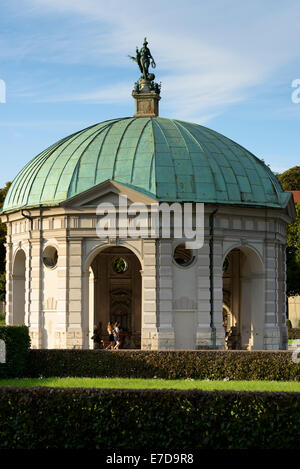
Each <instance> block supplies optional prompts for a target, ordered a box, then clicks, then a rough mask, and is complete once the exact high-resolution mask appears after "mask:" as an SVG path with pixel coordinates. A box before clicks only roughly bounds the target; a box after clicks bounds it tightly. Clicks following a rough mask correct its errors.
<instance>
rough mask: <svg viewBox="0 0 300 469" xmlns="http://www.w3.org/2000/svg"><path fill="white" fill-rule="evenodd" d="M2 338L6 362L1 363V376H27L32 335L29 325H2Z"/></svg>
mask: <svg viewBox="0 0 300 469" xmlns="http://www.w3.org/2000/svg"><path fill="white" fill-rule="evenodd" d="M0 340H3V341H4V343H5V359H6V362H5V363H0V378H14V377H22V376H26V374H27V372H28V357H29V347H30V337H29V332H28V327H27V326H0Z"/></svg>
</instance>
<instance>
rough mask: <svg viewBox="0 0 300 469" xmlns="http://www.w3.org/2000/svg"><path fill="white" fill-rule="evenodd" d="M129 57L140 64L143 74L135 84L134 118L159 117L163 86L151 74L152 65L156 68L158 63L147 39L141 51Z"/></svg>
mask: <svg viewBox="0 0 300 469" xmlns="http://www.w3.org/2000/svg"><path fill="white" fill-rule="evenodd" d="M129 57H130V58H131V59H132V60H133V61H134V62H136V63H137V64H138V66H139V69H140V71H141V73H142V76H141V78H140V79H139V80H138V81H137V82H136V83H135V85H134V90H133V92H132V96H133V97H134V100H135V114H134V117H156V116H158V102H159V100H160V96H159V95H160V88H161V85H159V84H157V83H155V81H154V79H155V75H154V73H149V67H150V65H151V66H152V68H155V67H156V63H155V61H154V59H153V57H152V55H151V52H150V49H149V48H148V42H147V39H146V38H145V39H144V44H143V47H142V48H141V50H139V49H138V47H137V48H136V55H135V56H134V57H132V56H130V55H129Z"/></svg>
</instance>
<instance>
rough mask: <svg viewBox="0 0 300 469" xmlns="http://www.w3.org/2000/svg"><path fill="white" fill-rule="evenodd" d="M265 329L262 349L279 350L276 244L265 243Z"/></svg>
mask: <svg viewBox="0 0 300 469" xmlns="http://www.w3.org/2000/svg"><path fill="white" fill-rule="evenodd" d="M264 257H265V327H264V348H265V349H266V350H278V349H279V348H280V332H279V327H278V323H277V307H278V288H277V287H278V275H277V274H278V272H277V257H278V256H277V243H275V242H274V241H266V242H265V256H264Z"/></svg>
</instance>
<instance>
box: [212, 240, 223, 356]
mask: <svg viewBox="0 0 300 469" xmlns="http://www.w3.org/2000/svg"><path fill="white" fill-rule="evenodd" d="M222 242H223V240H222V239H217V238H215V240H214V269H213V275H214V292H213V294H214V303H213V304H214V308H213V319H214V326H215V328H216V348H217V349H222V350H223V349H224V348H225V328H224V327H223V325H222V323H223V247H222Z"/></svg>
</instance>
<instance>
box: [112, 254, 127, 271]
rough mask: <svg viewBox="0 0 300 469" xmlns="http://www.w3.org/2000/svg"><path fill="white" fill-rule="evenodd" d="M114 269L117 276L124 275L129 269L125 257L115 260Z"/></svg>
mask: <svg viewBox="0 0 300 469" xmlns="http://www.w3.org/2000/svg"><path fill="white" fill-rule="evenodd" d="M112 268H113V270H114V272H116V273H117V274H123V273H124V272H126V270H127V269H128V264H127V262H126V261H125V259H123V257H117V258H116V259H114V260H113V263H112Z"/></svg>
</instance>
